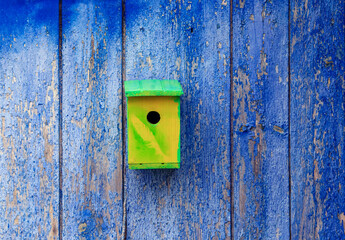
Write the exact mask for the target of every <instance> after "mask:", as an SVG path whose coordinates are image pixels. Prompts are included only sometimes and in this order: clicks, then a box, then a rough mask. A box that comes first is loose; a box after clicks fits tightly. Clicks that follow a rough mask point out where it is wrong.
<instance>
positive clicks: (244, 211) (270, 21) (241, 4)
mask: <svg viewBox="0 0 345 240" xmlns="http://www.w3.org/2000/svg"><path fill="white" fill-rule="evenodd" d="M233 8H234V10H233V74H234V79H233V81H234V82H233V83H234V89H233V93H234V94H233V105H232V107H233V119H234V123H233V126H234V132H233V138H234V140H233V149H234V150H233V156H232V159H233V164H234V176H233V181H234V192H233V194H234V216H233V224H234V239H289V171H288V131H289V129H288V102H289V99H288V3H287V2H286V1H285V3H284V1H275V2H273V1H233Z"/></svg>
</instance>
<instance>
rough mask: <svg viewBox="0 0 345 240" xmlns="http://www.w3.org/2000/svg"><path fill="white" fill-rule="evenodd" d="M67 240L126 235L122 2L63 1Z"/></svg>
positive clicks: (65, 225) (64, 231)
mask: <svg viewBox="0 0 345 240" xmlns="http://www.w3.org/2000/svg"><path fill="white" fill-rule="evenodd" d="M62 13H63V15H62V18H63V23H62V24H63V25H62V26H63V63H64V67H63V89H64V91H63V130H64V133H63V146H64V148H63V156H64V161H63V179H62V180H63V209H64V212H63V236H64V237H65V238H66V239H74V238H84V239H96V238H97V239H119V238H120V237H121V232H122V137H121V135H122V115H121V113H122V111H121V98H122V97H121V93H122V88H121V1H118V0H116V1H67V0H66V1H63V6H62Z"/></svg>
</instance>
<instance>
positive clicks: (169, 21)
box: [126, 0, 230, 239]
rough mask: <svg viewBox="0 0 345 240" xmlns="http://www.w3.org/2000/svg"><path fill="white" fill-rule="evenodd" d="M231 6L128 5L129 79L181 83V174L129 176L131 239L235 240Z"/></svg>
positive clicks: (135, 173) (208, 3)
mask: <svg viewBox="0 0 345 240" xmlns="http://www.w3.org/2000/svg"><path fill="white" fill-rule="evenodd" d="M229 14H230V9H229V2H228V1H188V2H187V1H185V2H183V1H176V2H175V1H170V2H168V1H143V0H140V1H137V0H135V1H134V0H133V1H132V0H127V1H126V68H127V71H126V73H127V76H126V77H127V80H133V79H149V78H158V79H178V80H179V81H180V82H181V84H182V88H183V91H184V92H185V94H184V95H182V97H181V168H180V169H178V170H127V175H126V181H127V182H126V186H127V188H126V191H127V201H128V203H127V221H128V225H127V236H128V239H187V238H188V239H230V156H229V154H230V151H229V149H230V147H229V145H230V137H229V129H230V120H229V116H230V74H229V56H230V32H229V29H230V24H229V20H230V15H229Z"/></svg>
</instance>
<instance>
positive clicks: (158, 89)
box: [125, 80, 183, 169]
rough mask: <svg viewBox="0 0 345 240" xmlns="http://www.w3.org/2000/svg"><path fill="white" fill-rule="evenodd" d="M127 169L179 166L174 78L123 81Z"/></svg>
mask: <svg viewBox="0 0 345 240" xmlns="http://www.w3.org/2000/svg"><path fill="white" fill-rule="evenodd" d="M125 93H126V97H127V131H128V132H127V136H128V149H127V150H128V165H129V169H153V168H180V96H181V95H182V94H183V91H182V87H181V84H180V83H179V82H178V81H177V80H133V81H126V82H125Z"/></svg>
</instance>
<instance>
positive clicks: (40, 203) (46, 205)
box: [0, 1, 59, 239]
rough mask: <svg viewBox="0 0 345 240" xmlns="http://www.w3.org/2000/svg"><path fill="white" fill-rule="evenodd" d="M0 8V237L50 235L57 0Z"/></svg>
mask: <svg viewBox="0 0 345 240" xmlns="http://www.w3.org/2000/svg"><path fill="white" fill-rule="evenodd" d="M0 15H1V21H0V124H1V125H0V139H1V140H0V238H1V239H57V237H58V231H59V226H58V207H59V203H58V201H59V195H58V193H59V180H58V179H59V178H58V177H59V160H58V143H59V138H58V109H59V101H58V100H59V96H58V74H57V66H58V36H59V35H58V27H59V26H58V16H59V7H58V2H57V1H35V3H33V2H30V3H29V2H28V1H25V2H19V1H1V3H0Z"/></svg>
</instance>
